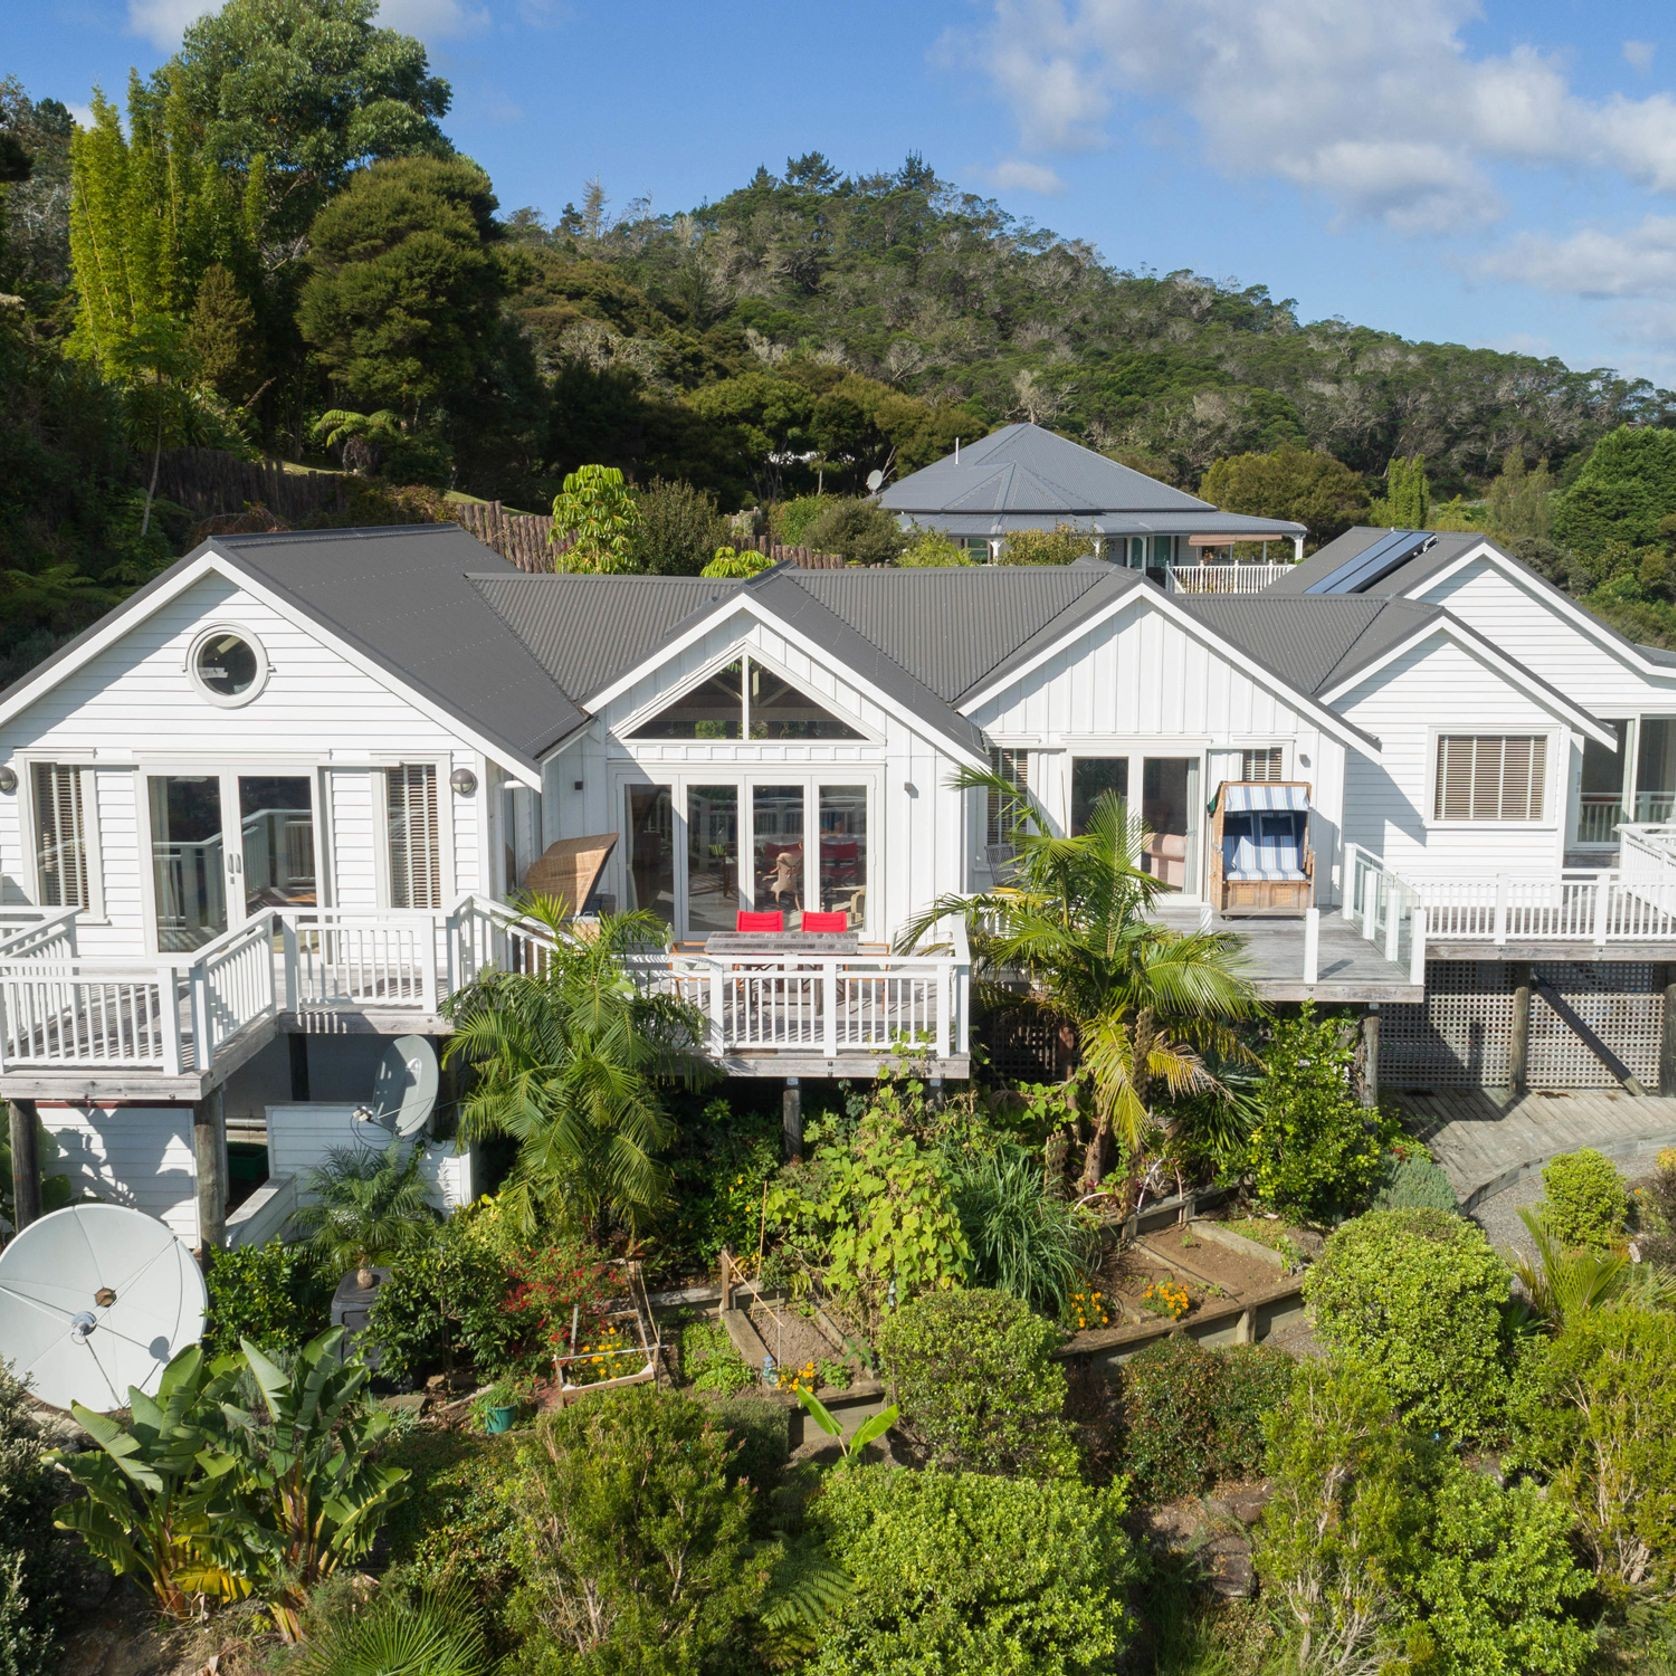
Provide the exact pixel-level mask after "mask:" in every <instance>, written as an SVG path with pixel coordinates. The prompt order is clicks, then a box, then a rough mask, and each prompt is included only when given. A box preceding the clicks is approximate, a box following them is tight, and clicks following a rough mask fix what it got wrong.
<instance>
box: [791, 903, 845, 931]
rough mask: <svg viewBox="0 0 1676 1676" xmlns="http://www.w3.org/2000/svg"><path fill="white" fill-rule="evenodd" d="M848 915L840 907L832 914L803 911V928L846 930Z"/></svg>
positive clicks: (809, 929)
mask: <svg viewBox="0 0 1676 1676" xmlns="http://www.w3.org/2000/svg"><path fill="white" fill-rule="evenodd" d="M849 928H850V916H849V915H848V914H846V913H845V912H844V910H843V909H842V908H840V909H839V910H838V911H837V912H836V913H832V914H815V913H805V914H804V916H803V929H804V930H805V931H848V930H849Z"/></svg>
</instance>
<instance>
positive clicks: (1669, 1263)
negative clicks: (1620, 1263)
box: [1635, 1146, 1676, 1268]
mask: <svg viewBox="0 0 1676 1676" xmlns="http://www.w3.org/2000/svg"><path fill="white" fill-rule="evenodd" d="M1635 1199H1636V1217H1637V1220H1638V1222H1639V1224H1640V1226H1639V1228H1638V1230H1637V1233H1636V1244H1637V1245H1638V1246H1639V1247H1640V1249H1641V1254H1642V1256H1643V1257H1644V1258H1646V1260H1647V1261H1648V1262H1650V1263H1657V1264H1659V1265H1660V1266H1661V1267H1664V1268H1676V1146H1671V1147H1666V1148H1665V1149H1664V1150H1663V1151H1662V1152H1661V1153H1660V1154H1659V1155H1658V1158H1657V1160H1656V1161H1655V1164H1654V1168H1653V1173H1652V1175H1651V1176H1649V1177H1648V1178H1647V1180H1646V1181H1645V1182H1644V1183H1642V1184H1641V1185H1640V1186H1638V1187H1637V1189H1636V1193H1635Z"/></svg>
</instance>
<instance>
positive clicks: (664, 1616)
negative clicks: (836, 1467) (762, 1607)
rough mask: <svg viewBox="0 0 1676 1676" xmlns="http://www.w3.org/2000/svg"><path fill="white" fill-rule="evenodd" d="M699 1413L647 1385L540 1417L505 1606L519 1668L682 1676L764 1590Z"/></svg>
mask: <svg viewBox="0 0 1676 1676" xmlns="http://www.w3.org/2000/svg"><path fill="white" fill-rule="evenodd" d="M732 1453H733V1450H732V1445H731V1444H730V1443H729V1442H728V1439H727V1436H726V1434H725V1433H724V1432H723V1430H722V1428H721V1427H720V1426H719V1425H718V1424H717V1423H716V1418H715V1415H714V1414H713V1413H712V1411H711V1410H710V1408H709V1407H708V1406H707V1405H706V1404H704V1403H700V1402H696V1401H694V1400H693V1399H692V1398H690V1397H683V1396H679V1395H675V1394H672V1393H665V1392H661V1391H658V1390H656V1389H655V1388H654V1387H652V1386H649V1385H638V1386H632V1387H629V1388H627V1389H623V1390H616V1391H602V1392H599V1393H597V1394H596V1395H593V1396H590V1397H589V1398H587V1400H586V1401H583V1402H579V1403H576V1404H574V1405H573V1406H572V1407H570V1408H567V1409H564V1410H562V1411H560V1412H558V1413H556V1414H549V1415H545V1416H543V1418H542V1419H541V1420H540V1422H538V1425H537V1429H536V1442H535V1444H534V1445H533V1446H532V1447H530V1448H529V1451H528V1455H529V1459H530V1463H531V1468H532V1471H531V1475H530V1478H529V1480H528V1482H527V1484H526V1486H525V1500H524V1511H523V1518H522V1521H521V1525H520V1538H519V1544H518V1558H519V1569H520V1571H521V1573H522V1577H523V1581H522V1582H521V1584H520V1585H519V1587H518V1589H517V1592H516V1594H515V1595H514V1597H513V1600H512V1606H511V1613H512V1621H513V1624H514V1627H515V1628H517V1629H518V1630H519V1631H520V1633H521V1634H522V1636H523V1644H522V1647H521V1649H520V1652H519V1654H518V1655H517V1656H516V1659H517V1662H516V1668H517V1669H519V1670H520V1671H530V1672H553V1673H555V1676H556V1673H557V1672H560V1671H564V1672H575V1671H597V1672H600V1673H601V1676H604V1673H606V1672H611V1673H617V1672H625V1673H626V1672H645V1673H647V1676H650V1673H652V1672H687V1671H697V1670H699V1669H701V1668H703V1667H704V1666H705V1665H706V1664H707V1663H708V1662H709V1661H711V1660H714V1659H715V1658H716V1657H717V1656H718V1655H719V1654H720V1653H721V1651H722V1650H723V1649H724V1648H725V1647H727V1646H728V1645H729V1643H730V1642H731V1641H733V1640H734V1638H735V1637H736V1636H737V1635H738V1633H739V1630H740V1626H741V1624H742V1623H743V1621H744V1620H745V1619H746V1618H747V1616H748V1615H749V1614H750V1613H751V1612H752V1611H753V1610H754V1609H755V1607H756V1605H757V1603H758V1602H759V1601H760V1600H761V1598H762V1595H763V1592H764V1589H765V1588H766V1585H767V1567H768V1561H767V1558H766V1556H764V1555H763V1554H762V1552H761V1551H760V1550H759V1549H758V1548H756V1547H755V1546H754V1545H753V1543H752V1539H751V1531H750V1524H751V1511H752V1503H753V1491H752V1488H751V1486H750V1485H749V1484H747V1483H745V1482H744V1481H743V1480H731V1481H730V1476H729V1467H730V1464H731V1459H732Z"/></svg>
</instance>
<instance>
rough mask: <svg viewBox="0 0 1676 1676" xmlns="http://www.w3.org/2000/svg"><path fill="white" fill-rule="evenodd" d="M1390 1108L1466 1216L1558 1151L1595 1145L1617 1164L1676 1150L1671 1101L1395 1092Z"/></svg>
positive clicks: (1597, 1095)
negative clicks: (1660, 1149) (1421, 1145)
mask: <svg viewBox="0 0 1676 1676" xmlns="http://www.w3.org/2000/svg"><path fill="white" fill-rule="evenodd" d="M1390 1104H1391V1105H1393V1106H1395V1107H1396V1108H1397V1109H1398V1110H1399V1111H1400V1112H1401V1113H1402V1118H1403V1122H1404V1124H1405V1125H1406V1126H1407V1127H1408V1128H1409V1129H1411V1130H1412V1131H1413V1132H1414V1133H1415V1134H1416V1135H1418V1136H1419V1138H1420V1139H1421V1140H1423V1141H1424V1142H1425V1143H1426V1144H1427V1145H1428V1146H1429V1147H1430V1148H1431V1149H1432V1152H1433V1153H1434V1155H1435V1156H1436V1158H1437V1161H1438V1163H1439V1164H1440V1165H1441V1166H1442V1168H1443V1170H1444V1172H1445V1173H1446V1174H1447V1175H1448V1177H1449V1179H1450V1181H1451V1182H1452V1183H1453V1184H1454V1187H1455V1191H1456V1193H1458V1194H1459V1195H1460V1199H1461V1203H1462V1204H1463V1205H1465V1206H1466V1208H1467V1209H1468V1210H1470V1209H1472V1207H1473V1206H1474V1205H1475V1204H1477V1203H1478V1201H1479V1200H1481V1199H1485V1198H1488V1197H1489V1196H1490V1195H1491V1194H1493V1193H1499V1192H1501V1191H1502V1189H1504V1188H1507V1187H1511V1186H1512V1185H1513V1184H1514V1183H1515V1182H1516V1181H1518V1180H1519V1179H1520V1178H1521V1177H1523V1176H1526V1175H1530V1174H1531V1173H1532V1172H1534V1171H1537V1170H1540V1169H1541V1168H1542V1166H1543V1165H1544V1164H1545V1163H1547V1161H1548V1160H1549V1159H1550V1158H1552V1157H1553V1156H1554V1154H1555V1153H1557V1152H1575V1151H1576V1150H1577V1149H1578V1148H1579V1147H1584V1146H1592V1147H1594V1148H1595V1149H1596V1151H1598V1152H1603V1153H1605V1154H1606V1156H1607V1157H1608V1158H1614V1157H1627V1156H1629V1155H1630V1154H1632V1153H1636V1152H1640V1151H1642V1150H1644V1149H1645V1148H1647V1147H1650V1146H1666V1145H1670V1146H1676V1098H1670V1097H1666V1096H1649V1095H1634V1094H1625V1093H1619V1092H1617V1091H1615V1090H1599V1091H1595V1092H1590V1093H1582V1094H1517V1095H1516V1094H1508V1093H1501V1092H1497V1091H1495V1090H1491V1089H1472V1088H1462V1089H1450V1090H1447V1091H1445V1092H1440V1093H1435V1094H1433V1093H1417V1092H1406V1093H1394V1094H1392V1095H1391V1096H1390Z"/></svg>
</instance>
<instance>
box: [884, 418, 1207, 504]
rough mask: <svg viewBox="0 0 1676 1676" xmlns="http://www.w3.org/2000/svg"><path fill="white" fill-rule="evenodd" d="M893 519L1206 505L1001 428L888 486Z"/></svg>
mask: <svg viewBox="0 0 1676 1676" xmlns="http://www.w3.org/2000/svg"><path fill="white" fill-rule="evenodd" d="M879 503H880V504H881V505H882V506H884V507H886V508H887V509H888V510H890V511H892V512H907V513H969V514H980V513H981V514H985V515H988V516H991V517H993V515H994V514H996V513H998V512H1000V513H1005V512H1036V513H1048V514H1059V513H1079V512H1080V513H1094V512H1206V511H1211V510H1213V509H1212V508H1211V506H1210V503H1209V502H1208V501H1202V500H1200V499H1198V497H1197V496H1195V495H1189V494H1185V493H1183V491H1182V490H1180V489H1172V488H1171V487H1170V486H1169V485H1168V484H1167V483H1160V482H1158V481H1157V480H1156V479H1154V478H1151V477H1147V476H1144V475H1143V474H1142V473H1141V472H1138V471H1133V470H1131V469H1130V468H1129V467H1128V466H1123V465H1119V464H1118V463H1117V461H1116V460H1108V459H1107V458H1106V457H1105V455H1104V454H1096V453H1095V452H1094V450H1093V449H1092V448H1084V447H1082V446H1081V445H1080V444H1079V443H1075V442H1071V441H1069V440H1067V439H1066V438H1065V437H1062V436H1055V435H1054V433H1053V432H1052V431H1047V430H1043V429H1042V427H1041V426H1040V425H1007V426H1004V427H1003V428H1002V429H1001V430H998V431H992V432H991V433H990V434H989V435H988V436H986V437H983V438H981V439H980V440H978V441H977V442H973V443H968V444H967V445H966V446H964V447H963V448H961V449H960V450H959V452H958V453H957V454H950V455H949V456H948V457H947V458H946V459H942V460H938V461H937V462H936V463H935V464H933V465H929V466H926V467H925V468H924V469H923V470H920V471H916V472H913V473H911V474H910V475H909V476H907V477H904V478H903V479H902V480H901V481H900V482H898V483H892V484H891V485H890V486H889V487H888V488H886V489H885V490H884V491H883V492H882V493H881V494H880V496H879Z"/></svg>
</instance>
